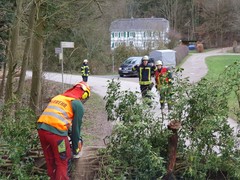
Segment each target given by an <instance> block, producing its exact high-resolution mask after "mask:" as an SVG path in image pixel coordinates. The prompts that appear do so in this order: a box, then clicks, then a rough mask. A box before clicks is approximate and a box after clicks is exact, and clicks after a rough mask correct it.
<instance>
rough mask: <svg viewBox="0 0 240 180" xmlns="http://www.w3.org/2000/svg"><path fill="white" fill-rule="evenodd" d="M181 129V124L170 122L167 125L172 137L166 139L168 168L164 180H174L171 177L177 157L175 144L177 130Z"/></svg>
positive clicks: (172, 176) (176, 142) (176, 141)
mask: <svg viewBox="0 0 240 180" xmlns="http://www.w3.org/2000/svg"><path fill="white" fill-rule="evenodd" d="M180 127H181V122H179V121H171V122H170V123H169V124H168V129H169V130H172V132H173V133H172V135H171V136H170V137H169V139H168V159H169V162H168V168H167V174H166V175H165V177H164V180H170V179H175V177H174V175H173V170H174V166H175V164H176V157H177V144H178V133H177V131H178V129H179V128H180Z"/></svg>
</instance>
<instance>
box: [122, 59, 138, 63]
mask: <svg viewBox="0 0 240 180" xmlns="http://www.w3.org/2000/svg"><path fill="white" fill-rule="evenodd" d="M135 62H136V60H134V59H127V60H126V61H125V62H124V64H134V63H135Z"/></svg>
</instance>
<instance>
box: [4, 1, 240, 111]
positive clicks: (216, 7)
mask: <svg viewBox="0 0 240 180" xmlns="http://www.w3.org/2000/svg"><path fill="white" fill-rule="evenodd" d="M239 7H240V2H239V1H238V0H148V1H145V0H121V1H117V0H91V1H89V0H81V1H79V0H69V1H64V0H56V1H50V0H18V1H15V0H3V1H1V2H0V15H1V16H0V62H1V64H2V66H3V67H2V69H4V71H3V77H4V78H3V81H2V82H1V88H0V95H1V97H2V96H3V92H4V88H5V89H8V91H6V93H5V100H8V99H11V98H12V94H13V77H14V75H15V74H16V73H17V72H18V73H20V74H21V75H20V79H19V81H18V82H17V84H18V87H17V90H16V91H15V92H14V93H15V94H17V96H18V97H21V94H22V91H23V88H24V83H23V81H24V79H25V72H26V70H27V69H30V70H32V71H33V79H34V81H33V84H32V88H33V90H32V91H31V94H32V96H33V102H34V103H33V104H32V107H36V104H38V103H36V102H37V101H38V100H37V99H38V96H36V94H39V92H40V90H41V78H42V72H43V71H56V72H61V62H60V61H59V57H58V55H56V54H55V48H56V47H59V46H60V42H61V41H72V42H74V44H75V47H74V49H64V57H63V58H64V72H67V73H79V69H80V66H81V65H82V61H83V59H89V66H90V68H91V73H92V74H106V73H112V71H115V72H117V68H118V66H119V64H120V63H121V62H122V61H123V60H124V59H125V58H126V57H127V56H130V55H138V56H141V55H144V54H148V51H150V50H151V49H149V50H147V51H141V50H136V49H133V48H127V47H124V46H123V47H119V48H117V49H116V50H115V51H114V52H112V51H111V50H110V32H109V27H110V24H111V22H112V21H114V20H116V19H119V18H131V17H133V18H149V17H160V18H166V19H167V20H169V22H170V32H169V38H170V42H169V43H168V44H164V45H163V47H161V48H162V49H165V48H170V49H173V48H174V47H176V46H177V45H178V44H179V40H182V39H184V40H199V41H201V42H202V43H203V44H204V48H215V47H226V46H232V44H233V41H235V42H237V41H239V40H240V34H239V27H240V12H239ZM113 55H114V58H113ZM113 59H114V65H115V69H113ZM3 62H5V63H3ZM6 72H8V73H6ZM5 77H6V82H5Z"/></svg>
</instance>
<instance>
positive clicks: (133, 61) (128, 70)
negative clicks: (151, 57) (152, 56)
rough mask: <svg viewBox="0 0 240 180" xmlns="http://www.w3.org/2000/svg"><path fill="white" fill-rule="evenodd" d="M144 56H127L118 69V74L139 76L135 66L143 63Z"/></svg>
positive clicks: (121, 75)
mask: <svg viewBox="0 0 240 180" xmlns="http://www.w3.org/2000/svg"><path fill="white" fill-rule="evenodd" d="M141 61H142V57H141V56H134V57H129V58H127V59H126V60H125V61H124V62H123V63H122V65H121V66H120V67H119V69H118V74H119V76H120V77H123V76H137V75H138V73H137V71H133V70H132V68H133V66H135V65H137V64H141Z"/></svg>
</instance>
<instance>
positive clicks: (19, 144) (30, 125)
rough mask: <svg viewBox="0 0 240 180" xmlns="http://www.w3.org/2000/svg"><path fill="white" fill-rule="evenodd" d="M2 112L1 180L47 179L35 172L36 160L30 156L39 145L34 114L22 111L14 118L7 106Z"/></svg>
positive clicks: (27, 110)
mask: <svg viewBox="0 0 240 180" xmlns="http://www.w3.org/2000/svg"><path fill="white" fill-rule="evenodd" d="M1 112H4V116H3V118H2V119H1V123H0V134H1V136H0V142H1V145H2V146H1V147H0V148H1V149H0V152H1V153H0V169H1V175H0V179H18V180H27V179H44V178H45V179H46V176H45V175H40V174H37V173H36V172H34V159H33V158H32V157H31V156H29V154H30V151H31V150H33V149H38V145H39V141H38V137H37V131H36V116H35V115H34V113H33V112H32V111H31V110H30V109H20V110H18V111H16V113H15V115H14V116H13V115H10V112H8V108H7V107H6V106H5V107H4V108H3V109H1ZM35 173H36V174H35Z"/></svg>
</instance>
